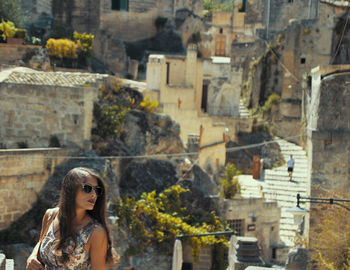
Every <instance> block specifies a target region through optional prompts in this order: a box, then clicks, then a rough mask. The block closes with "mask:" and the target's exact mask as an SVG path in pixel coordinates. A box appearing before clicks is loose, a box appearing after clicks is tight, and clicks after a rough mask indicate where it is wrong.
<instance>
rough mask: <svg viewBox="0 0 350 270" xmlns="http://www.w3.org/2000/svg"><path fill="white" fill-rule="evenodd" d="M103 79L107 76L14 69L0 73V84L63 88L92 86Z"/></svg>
mask: <svg viewBox="0 0 350 270" xmlns="http://www.w3.org/2000/svg"><path fill="white" fill-rule="evenodd" d="M105 77H108V75H106V74H95V73H78V72H43V71H36V70H32V69H27V68H25V69H23V68H21V69H16V68H15V69H10V70H4V71H2V72H0V82H3V83H12V84H31V85H51V86H65V87H76V86H83V85H87V84H94V83H95V82H96V81H98V80H101V79H103V78H105Z"/></svg>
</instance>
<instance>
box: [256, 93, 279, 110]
mask: <svg viewBox="0 0 350 270" xmlns="http://www.w3.org/2000/svg"><path fill="white" fill-rule="evenodd" d="M280 100H281V97H280V96H279V95H277V94H275V93H273V94H271V95H270V96H269V97H268V98H267V100H266V102H265V104H264V106H263V107H262V108H261V111H262V112H263V113H270V112H271V108H272V105H276V104H278V103H279V102H280Z"/></svg>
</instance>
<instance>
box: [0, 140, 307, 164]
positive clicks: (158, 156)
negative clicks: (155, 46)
mask: <svg viewBox="0 0 350 270" xmlns="http://www.w3.org/2000/svg"><path fill="white" fill-rule="evenodd" d="M300 136H302V135H301V134H300V135H294V136H290V137H285V138H283V139H282V138H277V139H275V140H271V141H265V142H261V143H255V144H249V145H242V146H235V147H230V148H225V149H212V150H205V152H206V153H208V152H221V151H226V152H236V151H240V150H243V149H250V148H256V147H261V146H264V145H268V144H271V143H276V142H278V141H280V140H287V139H293V138H300ZM200 152H201V151H199V152H190V153H186V152H183V153H172V154H153V155H150V154H148V155H134V156H93V157H86V156H22V158H25V159H57V158H62V159H78V160H88V159H90V160H92V159H100V160H102V159H145V158H160V157H166V158H171V157H186V156H196V155H198V154H199V153H200ZM11 156H18V155H11V154H9V155H0V158H1V157H11Z"/></svg>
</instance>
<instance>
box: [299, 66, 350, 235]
mask: <svg viewBox="0 0 350 270" xmlns="http://www.w3.org/2000/svg"><path fill="white" fill-rule="evenodd" d="M349 71H350V65H342V66H340V65H339V66H320V67H317V68H314V69H313V70H312V89H311V97H310V99H309V102H308V107H307V109H308V111H307V114H308V115H309V118H308V128H307V135H308V136H307V139H308V141H307V143H308V159H309V164H308V166H309V168H310V170H309V171H310V175H309V183H310V185H309V194H310V196H312V197H318V196H320V197H326V196H327V197H329V194H326V193H327V192H330V193H332V192H340V193H343V194H348V193H349V190H350V145H349V139H350V122H349V115H350V110H349V108H350V93H349V92H350V86H349V81H350V73H349ZM311 206H312V205H311ZM308 218H310V220H309V219H307V222H306V224H305V225H306V231H309V232H310V235H309V236H310V241H312V237H313V235H312V224H313V223H315V222H317V218H318V215H317V212H316V211H315V209H314V210H313V211H311V215H310V217H308Z"/></svg>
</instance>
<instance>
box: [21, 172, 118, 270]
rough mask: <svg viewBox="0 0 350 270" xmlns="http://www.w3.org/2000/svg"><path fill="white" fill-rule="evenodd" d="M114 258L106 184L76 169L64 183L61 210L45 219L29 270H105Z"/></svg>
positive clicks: (69, 173) (52, 210)
mask: <svg viewBox="0 0 350 270" xmlns="http://www.w3.org/2000/svg"><path fill="white" fill-rule="evenodd" d="M112 257H113V255H112V243H111V238H110V235H109V230H108V227H107V224H106V192H105V185H104V182H103V180H102V178H101V177H100V176H99V175H98V174H97V173H96V172H94V171H93V170H90V169H87V168H82V167H80V168H75V169H72V170H70V171H69V172H68V173H67V175H66V176H65V177H64V179H63V182H62V188H61V195H60V201H59V204H58V207H57V208H54V209H48V210H47V211H46V213H45V215H44V218H43V221H42V229H41V236H40V241H39V242H38V243H37V245H36V246H35V248H34V250H33V252H32V254H31V255H30V256H29V258H28V260H27V268H26V269H27V270H41V269H55V270H56V269H74V270H77V269H84V270H85V269H91V270H101V269H106V264H107V263H109V262H113V258H112ZM114 259H117V258H115V257H114Z"/></svg>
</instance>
